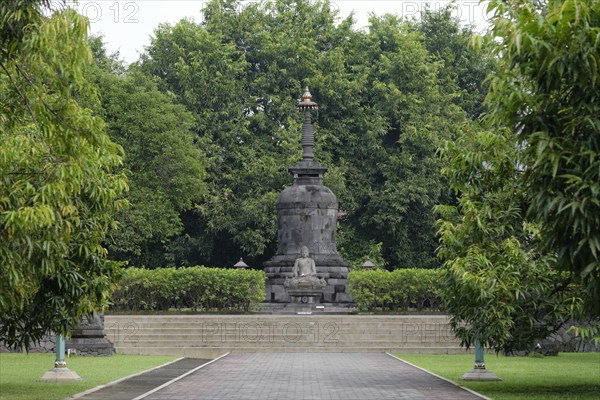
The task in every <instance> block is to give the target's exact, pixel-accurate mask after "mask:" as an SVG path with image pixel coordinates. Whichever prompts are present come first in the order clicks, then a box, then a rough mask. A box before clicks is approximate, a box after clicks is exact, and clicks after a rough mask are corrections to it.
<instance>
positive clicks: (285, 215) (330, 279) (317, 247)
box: [264, 88, 351, 303]
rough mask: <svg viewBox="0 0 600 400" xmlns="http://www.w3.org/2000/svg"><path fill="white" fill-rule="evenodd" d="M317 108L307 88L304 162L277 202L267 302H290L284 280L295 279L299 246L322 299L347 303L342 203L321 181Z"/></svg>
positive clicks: (322, 169) (302, 108)
mask: <svg viewBox="0 0 600 400" xmlns="http://www.w3.org/2000/svg"><path fill="white" fill-rule="evenodd" d="M317 108H318V105H317V103H315V102H314V101H312V96H311V94H310V92H309V90H308V88H306V89H305V91H304V94H303V96H302V101H300V103H299V104H298V111H300V112H303V113H304V122H303V124H302V160H300V161H299V162H298V163H296V164H295V165H293V166H290V167H288V170H289V171H290V173H291V174H292V176H293V178H294V183H293V185H292V186H290V187H288V188H286V189H284V190H283V191H282V192H281V194H280V195H279V199H278V200H277V225H278V232H277V252H276V254H275V255H274V256H273V258H272V259H271V260H269V261H267V262H266V263H265V265H264V266H265V273H266V275H267V285H266V291H267V301H271V302H274V303H288V302H290V293H289V292H288V290H287V288H286V285H285V284H284V283H285V281H286V279H288V280H289V279H290V278H292V275H293V268H294V262H295V260H296V259H298V258H299V257H300V256H301V249H302V248H303V247H305V246H306V247H307V248H308V252H309V254H310V257H311V258H312V259H313V260H314V262H315V266H316V272H317V277H318V278H319V279H323V280H324V281H325V285H324V287H323V288H322V292H321V296H320V297H321V298H320V299H318V300H319V302H320V303H349V302H351V298H350V296H349V294H348V262H347V261H346V260H344V259H343V258H342V257H341V256H340V255H339V253H338V251H337V245H336V231H337V214H338V202H337V199H336V197H335V194H333V192H332V191H331V190H330V189H329V188H327V187H326V186H324V185H323V174H324V173H325V172H326V171H327V167H326V166H323V165H321V164H319V163H318V162H316V161H315V160H314V155H313V147H314V146H315V135H314V132H313V126H312V122H311V112H312V111H313V110H316V109H317Z"/></svg>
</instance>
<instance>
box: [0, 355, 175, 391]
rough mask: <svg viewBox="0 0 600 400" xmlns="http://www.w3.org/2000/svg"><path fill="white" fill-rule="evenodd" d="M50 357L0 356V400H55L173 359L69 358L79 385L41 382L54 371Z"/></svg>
mask: <svg viewBox="0 0 600 400" xmlns="http://www.w3.org/2000/svg"><path fill="white" fill-rule="evenodd" d="M54 358H55V356H54V354H29V355H27V354H7V353H2V354H0V399H2V400H37V399H40V400H42V399H43V400H59V399H64V398H65V397H68V396H72V395H74V394H76V393H79V392H83V391H85V390H88V389H91V388H93V387H96V386H98V385H102V384H105V383H108V382H112V381H114V380H116V379H119V378H122V377H124V376H127V375H131V374H134V373H136V372H141V371H144V370H146V369H149V368H152V367H155V366H158V365H161V364H164V363H166V362H169V361H171V360H174V359H176V358H177V357H174V356H124V355H114V356H112V357H82V356H79V357H71V358H68V359H67V367H68V368H69V369H71V370H73V371H75V372H77V374H78V375H79V376H80V377H81V381H79V382H64V383H51V382H42V381H40V378H41V377H42V375H43V374H44V372H46V371H48V370H50V369H52V368H53V367H54Z"/></svg>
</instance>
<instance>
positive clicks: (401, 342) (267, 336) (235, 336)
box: [105, 315, 463, 357]
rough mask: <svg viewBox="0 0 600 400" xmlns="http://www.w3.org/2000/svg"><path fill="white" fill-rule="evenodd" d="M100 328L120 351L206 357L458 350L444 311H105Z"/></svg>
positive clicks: (460, 350) (445, 352) (442, 352)
mask: <svg viewBox="0 0 600 400" xmlns="http://www.w3.org/2000/svg"><path fill="white" fill-rule="evenodd" d="M105 331H106V333H107V337H108V339H109V340H111V341H112V342H113V343H114V344H115V347H116V349H117V352H120V353H123V354H179V355H184V356H192V353H193V354H197V356H202V357H209V353H210V354H216V353H219V352H227V351H244V352H250V351H252V352H258V351H265V352H271V351H277V349H279V350H281V351H318V352H323V351H331V352H334V351H337V352H340V351H341V352H346V351H357V349H364V350H361V351H388V350H389V349H397V351H400V349H402V350H401V351H403V352H425V353H441V354H447V353H448V352H450V351H452V352H459V353H460V352H463V350H462V349H461V347H460V345H459V342H458V340H456V338H455V337H454V335H453V334H452V332H451V330H450V328H449V325H448V317H447V316H430V315H426V316H355V315H345V316H304V315H302V316H281V315H267V316H265V315H181V316H177V315H168V316H161V315H143V316H137V315H120V316H113V315H107V316H106V317H105ZM178 349H179V350H178ZM169 351H170V352H171V353H169ZM194 356H196V355H194Z"/></svg>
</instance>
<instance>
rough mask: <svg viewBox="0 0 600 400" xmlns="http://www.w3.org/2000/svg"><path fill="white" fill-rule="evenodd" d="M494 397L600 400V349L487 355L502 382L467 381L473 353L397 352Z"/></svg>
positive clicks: (501, 399) (495, 399)
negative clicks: (555, 353) (464, 377)
mask: <svg viewBox="0 0 600 400" xmlns="http://www.w3.org/2000/svg"><path fill="white" fill-rule="evenodd" d="M396 356H397V357H399V358H401V359H403V360H405V361H408V362H410V363H411V364H414V365H418V366H419V367H422V368H425V369H427V370H429V371H431V372H433V373H435V374H438V375H441V376H443V377H444V378H447V379H450V380H452V381H454V382H456V383H458V384H460V385H462V386H465V387H468V388H469V389H472V390H475V391H476V392H478V393H481V394H483V395H485V396H488V397H490V398H492V399H493V400H521V399H527V400H558V399H560V400H598V399H600V353H560V354H559V355H558V356H557V357H504V356H496V355H486V357H485V363H486V367H487V369H488V370H490V371H493V372H494V373H495V374H496V375H498V377H500V378H501V379H502V381H501V382H464V381H461V380H459V378H460V376H461V375H462V374H463V373H465V372H467V371H468V370H470V369H472V367H473V355H472V354H470V355H469V354H465V355H428V354H396Z"/></svg>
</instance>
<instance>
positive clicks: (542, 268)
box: [438, 0, 600, 351]
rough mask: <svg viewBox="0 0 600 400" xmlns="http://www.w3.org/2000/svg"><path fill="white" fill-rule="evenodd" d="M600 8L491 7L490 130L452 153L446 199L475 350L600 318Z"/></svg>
mask: <svg viewBox="0 0 600 400" xmlns="http://www.w3.org/2000/svg"><path fill="white" fill-rule="evenodd" d="M599 4H600V3H599V2H598V1H595V0H590V1H581V2H574V1H564V2H559V1H551V2H548V3H543V4H542V3H538V2H529V1H525V2H522V1H519V2H513V1H493V2H491V3H490V9H491V10H492V11H493V12H494V17H493V22H494V27H493V29H492V32H491V35H490V36H489V37H488V39H487V40H488V41H489V42H492V43H495V45H496V46H495V56H496V57H497V58H498V63H499V64H498V68H497V72H496V73H495V74H494V75H493V76H491V78H490V92H489V94H488V97H487V107H488V114H487V116H486V117H485V119H484V122H485V124H486V125H485V126H486V127H488V129H483V128H478V127H471V128H470V129H466V130H465V133H464V134H463V135H462V136H461V138H460V139H459V140H458V142H457V143H456V144H452V143H450V144H447V146H446V147H445V148H444V149H443V150H442V155H443V157H445V158H447V159H448V160H449V166H448V168H446V169H445V173H446V174H447V175H448V177H449V181H450V184H451V186H452V188H453V189H454V190H455V191H456V192H457V194H458V195H459V204H458V207H438V211H440V213H441V215H442V217H443V218H442V220H441V221H440V234H441V246H440V249H439V254H440V256H441V257H442V258H443V259H444V260H445V262H444V266H445V268H446V269H447V271H448V279H447V282H446V284H447V285H446V289H447V290H446V291H445V293H444V297H445V300H446V302H447V304H448V310H449V312H450V313H451V314H452V322H451V323H452V325H453V327H454V329H455V330H456V332H457V334H458V336H459V337H460V338H461V340H462V342H463V344H465V345H467V346H470V345H472V344H473V343H475V341H479V342H481V343H482V344H485V345H488V346H490V347H493V348H495V349H496V350H505V351H510V350H513V349H518V350H531V346H532V345H533V340H534V339H536V338H543V337H545V336H547V335H548V334H549V333H551V332H552V331H553V329H556V328H557V327H558V326H559V325H560V324H561V323H562V322H564V321H566V320H568V319H569V318H571V317H574V318H585V317H589V316H591V317H594V316H595V317H596V318H597V317H598V309H599V307H600V306H599V304H600V297H599V295H600V292H599V288H600V281H599V279H598V278H599V275H598V269H599V263H598V250H599V249H600V248H599V247H598V241H599V240H600V239H599V231H598V227H599V225H598V222H599V221H598V215H600V214H599V211H600V210H599V209H598V206H600V202H599V193H600V192H599V190H598V189H599V186H598V182H600V177H599V176H598V173H599V172H600V169H599V168H598V167H599V165H600V164H598V150H599V149H598V137H599V133H600V132H599V129H600V119H599V117H598V116H599V115H600V114H599V112H598V111H600V110H599V109H598V107H599V104H600V103H599V102H598V97H597V96H598V95H597V92H598V78H599V73H598V70H597V64H598V59H599V57H600V51H599V50H600V49H599V45H600V40H598V38H599V36H598V34H599V32H600V29H599V23H600V5H599ZM582 306H586V307H585V308H583V307H582ZM590 332H593V330H591V331H588V333H590Z"/></svg>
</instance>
